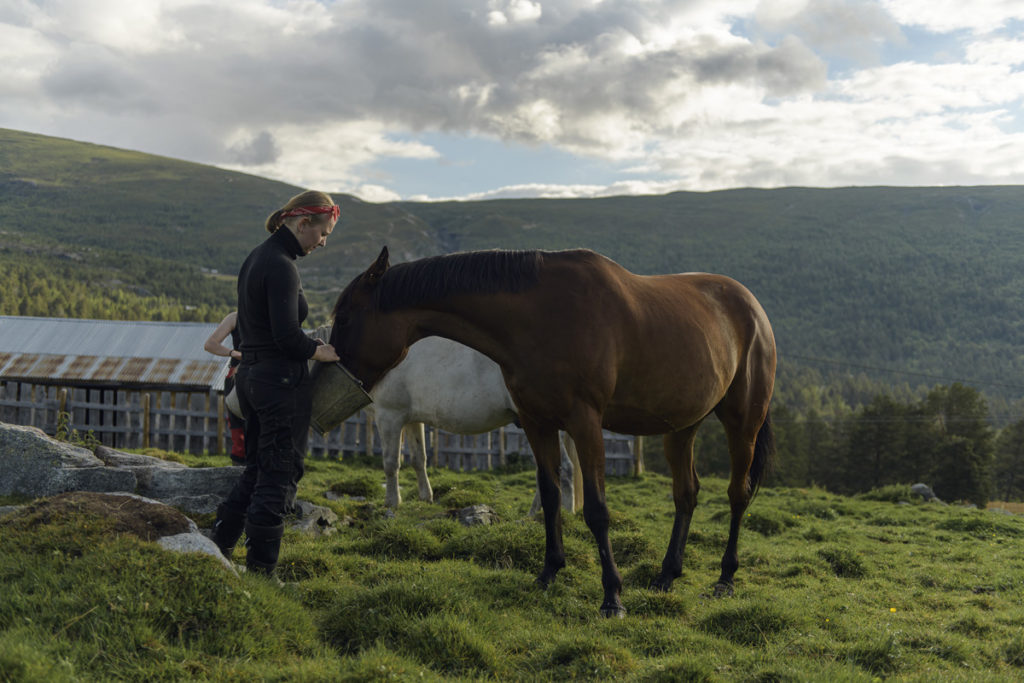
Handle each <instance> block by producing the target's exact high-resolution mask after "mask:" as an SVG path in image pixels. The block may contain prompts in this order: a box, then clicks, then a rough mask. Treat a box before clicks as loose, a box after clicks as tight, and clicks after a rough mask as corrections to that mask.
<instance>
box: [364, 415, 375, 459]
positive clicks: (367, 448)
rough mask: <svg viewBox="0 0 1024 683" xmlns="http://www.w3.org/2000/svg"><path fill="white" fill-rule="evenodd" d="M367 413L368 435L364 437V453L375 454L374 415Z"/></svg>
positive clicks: (367, 454)
mask: <svg viewBox="0 0 1024 683" xmlns="http://www.w3.org/2000/svg"><path fill="white" fill-rule="evenodd" d="M364 415H366V437H365V438H364V439H363V455H366V456H372V455H373V416H372V415H370V414H369V413H364Z"/></svg>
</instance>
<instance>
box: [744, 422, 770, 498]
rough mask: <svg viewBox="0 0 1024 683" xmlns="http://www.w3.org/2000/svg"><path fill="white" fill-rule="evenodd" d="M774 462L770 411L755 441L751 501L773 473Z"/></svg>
mask: <svg viewBox="0 0 1024 683" xmlns="http://www.w3.org/2000/svg"><path fill="white" fill-rule="evenodd" d="M774 460H775V434H774V432H773V431H772V415H771V411H770V410H769V411H768V412H766V413H765V414H764V423H762V425H761V429H759V430H758V432H757V439H755V440H754V460H753V461H752V462H751V463H750V473H749V474H748V475H747V486H748V487H749V489H750V497H751V499H753V497H754V496H755V495H757V489H758V488H759V487H760V486H761V481H762V480H763V479H764V478H765V476H767V475H768V473H769V472H771V470H772V464H773V463H774Z"/></svg>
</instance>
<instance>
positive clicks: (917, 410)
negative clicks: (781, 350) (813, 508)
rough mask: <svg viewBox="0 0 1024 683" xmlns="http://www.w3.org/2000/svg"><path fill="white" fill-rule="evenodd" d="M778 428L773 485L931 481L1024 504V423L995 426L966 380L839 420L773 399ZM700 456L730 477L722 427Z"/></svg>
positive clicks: (964, 496) (654, 455)
mask: <svg viewBox="0 0 1024 683" xmlns="http://www.w3.org/2000/svg"><path fill="white" fill-rule="evenodd" d="M772 422H773V426H774V430H775V440H776V446H777V462H776V466H775V469H774V471H773V472H772V474H771V477H770V479H769V483H770V484H772V483H773V484H776V485H781V486H799V487H804V486H820V487H823V488H825V489H828V490H830V491H834V492H836V493H842V494H852V493H858V492H864V491H869V490H871V489H875V488H879V487H882V486H887V485H891V484H914V483H917V482H923V483H926V484H928V485H929V486H931V487H932V489H933V490H934V491H935V494H936V495H937V496H938V497H939V498H941V499H943V500H946V501H957V500H963V501H969V502H972V503H975V504H977V505H978V506H984V505H985V504H986V503H987V502H988V501H989V500H993V499H999V500H1021V499H1024V418H1021V419H1018V420H1016V421H1013V422H1010V423H1009V424H1007V425H1005V426H1004V427H1002V428H999V429H997V428H995V427H994V426H993V425H992V422H991V419H990V416H989V410H988V404H987V402H986V400H985V398H984V397H983V396H982V394H981V393H980V392H979V391H978V390H976V389H974V388H972V387H969V386H965V385H963V384H960V383H956V382H954V383H953V384H950V385H939V386H935V387H934V388H932V389H931V390H929V391H928V392H927V393H926V394H925V395H924V396H923V397H921V398H919V399H899V398H897V397H895V396H893V395H892V394H890V393H887V392H883V393H879V394H877V395H875V396H874V398H872V399H871V400H870V401H868V402H867V403H866V404H864V405H862V406H860V407H858V408H857V409H854V410H848V411H840V412H836V413H833V414H823V413H821V412H819V411H818V410H816V409H814V408H812V409H810V410H808V411H807V412H806V413H803V414H801V413H799V412H797V411H796V410H794V409H793V408H791V407H789V406H788V405H787V404H786V403H784V402H780V401H775V402H774V403H773V405H772ZM659 451H660V446H659V445H658V444H657V443H652V444H651V446H650V449H649V450H648V451H646V455H647V456H648V458H649V465H651V466H652V468H657V467H658V463H657V459H660V458H661V454H660V452H659ZM695 455H696V459H697V468H698V471H699V472H701V473H703V474H714V475H717V476H728V474H729V455H728V451H727V449H726V445H725V435H724V433H723V431H722V429H721V425H719V424H718V423H717V421H715V420H709V421H708V422H706V423H705V426H704V427H703V429H702V430H701V431H700V433H699V434H698V439H697V444H696V446H695Z"/></svg>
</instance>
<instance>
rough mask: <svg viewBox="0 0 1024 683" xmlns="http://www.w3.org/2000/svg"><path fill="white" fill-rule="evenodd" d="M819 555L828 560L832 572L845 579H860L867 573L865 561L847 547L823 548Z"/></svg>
mask: <svg viewBox="0 0 1024 683" xmlns="http://www.w3.org/2000/svg"><path fill="white" fill-rule="evenodd" d="M818 556H819V557H821V558H822V559H824V560H825V561H826V562H828V564H829V566H830V567H831V568H832V573H833V574H835V575H836V576H838V577H840V578H843V579H859V578H862V577H863V576H865V575H866V574H867V572H866V571H865V569H864V565H863V563H861V561H860V558H858V557H857V556H856V555H855V554H854V553H853V552H852V551H851V550H848V549H846V548H835V547H833V548H822V549H821V550H819V551H818Z"/></svg>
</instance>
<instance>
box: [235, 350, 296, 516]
mask: <svg viewBox="0 0 1024 683" xmlns="http://www.w3.org/2000/svg"><path fill="white" fill-rule="evenodd" d="M235 386H236V391H237V393H238V403H239V405H240V406H241V408H242V414H243V415H244V416H245V460H246V464H245V470H244V471H243V472H242V476H241V477H240V478H239V480H238V483H237V484H235V488H234V489H233V490H232V491H231V493H230V494H228V497H227V499H226V500H225V501H224V504H225V506H227V507H228V508H230V509H231V510H233V511H235V512H238V513H242V514H246V515H247V518H248V523H249V524H253V525H258V526H261V527H274V526H277V525H279V524H281V521H282V519H283V517H284V515H285V513H286V511H287V510H288V509H289V508H290V507H291V506H292V505H293V504H294V502H295V490H296V486H297V484H298V482H299V480H300V479H301V478H302V474H303V472H304V469H305V468H304V464H303V461H304V459H305V456H306V450H307V444H308V440H309V420H310V414H311V410H312V382H310V381H309V369H308V365H307V364H306V362H305V361H291V360H286V359H283V358H282V359H276V358H275V359H270V360H261V361H259V362H257V363H252V364H246V363H243V364H242V365H240V366H239V368H238V372H237V373H236V374H235Z"/></svg>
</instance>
